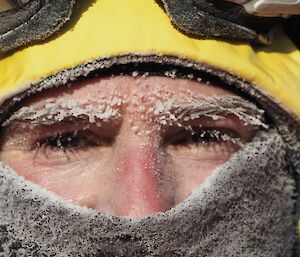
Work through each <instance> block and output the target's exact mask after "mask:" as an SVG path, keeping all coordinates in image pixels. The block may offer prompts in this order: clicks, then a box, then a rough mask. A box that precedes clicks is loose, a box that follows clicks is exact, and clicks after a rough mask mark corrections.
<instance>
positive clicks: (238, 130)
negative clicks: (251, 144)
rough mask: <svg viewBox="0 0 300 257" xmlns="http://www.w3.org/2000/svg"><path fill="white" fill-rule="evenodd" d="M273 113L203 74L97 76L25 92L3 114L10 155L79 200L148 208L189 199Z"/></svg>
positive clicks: (111, 208)
mask: <svg viewBox="0 0 300 257" xmlns="http://www.w3.org/2000/svg"><path fill="white" fill-rule="evenodd" d="M263 115H264V112H263V111H262V110H260V109H258V108H257V107H256V106H255V105H254V104H252V103H251V102H249V101H246V100H244V99H243V98H241V97H239V96H236V95H234V94H233V93H231V92H229V91H226V90H225V89H221V88H218V87H216V86H213V85H206V84H203V83H200V82H196V81H191V80H186V79H178V78H177V79H171V78H166V77H130V76H118V77H112V78H100V79H89V80H86V81H84V82H78V83H76V84H74V85H72V86H71V87H70V88H67V87H64V88H63V87H62V88H59V89H53V90H50V91H48V92H45V93H43V94H40V95H38V96H34V97H32V98H30V99H28V100H27V101H26V102H24V105H23V107H22V108H21V109H19V111H17V112H16V113H14V114H12V116H11V117H10V118H9V119H8V120H7V121H6V122H5V123H4V124H3V128H4V131H3V133H2V138H1V139H2V140H1V141H2V149H1V152H0V158H1V160H3V161H4V162H5V163H7V164H8V165H10V166H11V167H12V168H13V169H14V170H15V171H16V172H18V173H19V174H20V175H22V176H23V177H25V178H26V179H28V180H30V181H32V182H34V183H36V184H38V185H40V186H41V187H43V188H45V189H47V190H49V191H53V192H55V193H56V194H58V195H60V196H61V197H63V198H64V199H66V200H69V201H71V202H73V203H75V204H78V205H81V206H87V207H89V208H93V209H95V210H97V211H99V212H105V213H109V214H113V215H117V216H125V217H144V216H148V215H153V214H155V213H157V212H164V211H166V210H169V209H170V208H172V207H173V206H175V205H176V204H178V203H180V202H181V201H183V200H184V199H185V198H186V197H187V196H188V195H189V194H190V193H191V191H192V190H193V189H194V188H195V187H197V186H199V185H201V183H202V182H203V181H204V180H205V179H206V177H208V176H209V175H210V174H211V172H213V170H214V169H215V168H216V167H218V166H219V165H222V164H223V163H224V162H226V161H227V160H228V159H229V158H230V156H231V155H232V154H233V153H235V152H236V151H238V150H239V149H240V148H241V147H242V145H243V144H244V143H246V142H248V141H250V140H251V138H252V137H253V135H254V133H255V131H256V130H257V129H259V128H265V127H266V125H265V123H264V121H263Z"/></svg>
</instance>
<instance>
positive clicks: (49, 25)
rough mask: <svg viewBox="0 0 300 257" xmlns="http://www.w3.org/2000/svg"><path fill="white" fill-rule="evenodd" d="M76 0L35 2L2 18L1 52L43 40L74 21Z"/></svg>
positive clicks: (6, 13)
mask: <svg viewBox="0 0 300 257" xmlns="http://www.w3.org/2000/svg"><path fill="white" fill-rule="evenodd" d="M74 3H75V0H32V3H30V4H28V5H25V6H24V8H23V9H20V10H18V11H10V12H5V13H2V14H1V15H0V24H1V25H0V52H6V51H10V50H13V49H15V48H17V47H20V46H23V45H27V44H28V43H32V42H34V41H37V40H43V39H45V38H47V37H49V36H50V35H52V34H53V33H55V32H56V31H58V30H59V29H60V27H61V26H62V25H63V24H64V23H65V22H66V21H67V20H69V19H70V16H71V14H72V9H73V5H74Z"/></svg>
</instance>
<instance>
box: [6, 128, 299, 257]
mask: <svg viewBox="0 0 300 257" xmlns="http://www.w3.org/2000/svg"><path fill="white" fill-rule="evenodd" d="M285 154H286V152H285V145H284V143H283V141H282V139H281V137H280V136H279V135H278V133H276V132H274V131H268V132H265V133H261V135H259V136H257V137H256V138H255V140H253V142H251V143H249V144H248V145H247V146H246V147H245V148H244V149H243V150H242V151H240V152H238V153H237V154H235V155H234V156H233V157H232V158H231V160H230V161H228V162H227V163H226V164H224V165H223V166H222V167H219V168H218V169H216V170H215V171H214V172H213V174H212V175H211V176H210V177H209V178H208V179H207V180H206V182H205V183H204V184H202V185H200V186H199V187H198V188H196V189H195V190H194V191H193V192H192V193H191V195H190V196H189V197H188V198H187V199H186V200H184V202H182V203H181V204H179V205H178V206H176V207H174V208H173V209H171V210H169V211H167V212H166V213H162V214H157V215H155V216H153V217H148V218H144V219H140V220H134V219H132V220H129V219H125V218H117V217H113V216H108V215H104V214H100V213H96V212H95V211H93V210H89V209H86V208H84V207H79V206H75V205H73V204H71V203H68V202H66V201H64V200H63V199H61V198H60V197H58V196H56V195H54V194H53V193H50V192H47V191H46V190H44V189H42V188H40V187H38V186H36V185H34V184H32V183H30V182H28V181H26V180H24V179H23V178H22V177H20V176H19V175H17V174H16V173H15V172H14V171H13V170H11V169H10V168H9V167H7V166H6V165H5V164H4V163H1V165H0V169H1V175H0V194H1V201H0V230H1V234H0V242H1V248H0V253H1V254H0V255H1V256H247V257H251V256H253V257H270V256H289V257H291V256H292V248H293V245H294V239H295V238H294V233H295V231H294V226H293V225H294V220H293V211H294V201H293V200H292V198H293V193H294V187H295V182H294V180H293V179H292V177H291V174H289V170H288V165H287V162H286V160H285Z"/></svg>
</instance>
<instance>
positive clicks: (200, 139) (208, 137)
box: [191, 131, 218, 143]
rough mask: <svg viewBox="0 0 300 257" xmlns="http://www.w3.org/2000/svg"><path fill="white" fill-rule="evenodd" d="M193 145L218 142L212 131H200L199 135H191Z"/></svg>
mask: <svg viewBox="0 0 300 257" xmlns="http://www.w3.org/2000/svg"><path fill="white" fill-rule="evenodd" d="M191 139H192V142H193V143H204V142H205V143H209V142H215V141H217V140H218V138H217V134H216V133H214V132H213V131H202V132H200V133H195V134H192V135H191Z"/></svg>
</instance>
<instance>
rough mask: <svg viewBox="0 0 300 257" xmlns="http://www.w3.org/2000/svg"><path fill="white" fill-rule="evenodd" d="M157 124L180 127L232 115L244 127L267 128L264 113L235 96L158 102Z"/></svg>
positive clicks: (156, 107)
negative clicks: (186, 123) (187, 122)
mask: <svg viewBox="0 0 300 257" xmlns="http://www.w3.org/2000/svg"><path fill="white" fill-rule="evenodd" d="M154 114H155V115H156V116H157V119H158V122H159V123H161V124H162V125H166V124H167V123H168V124H170V123H171V124H175V125H179V126H181V123H182V121H185V122H186V121H191V120H195V119H198V118H202V117H206V118H209V119H212V120H219V119H224V118H226V116H228V115H234V116H236V117H237V118H239V119H240V120H241V121H243V122H244V124H245V125H253V126H257V127H263V128H268V125H267V124H266V123H265V111H264V110H262V109H260V108H258V107H257V106H256V105H255V104H254V103H252V102H250V101H248V100H245V99H243V98H241V97H240V96H235V95H222V96H210V97H203V96H201V98H199V97H197V96H195V97H193V98H192V99H191V98H187V99H184V98H183V99H179V100H178V99H177V101H173V100H172V99H171V100H169V101H167V102H158V103H157V104H156V106H155V109H154Z"/></svg>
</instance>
